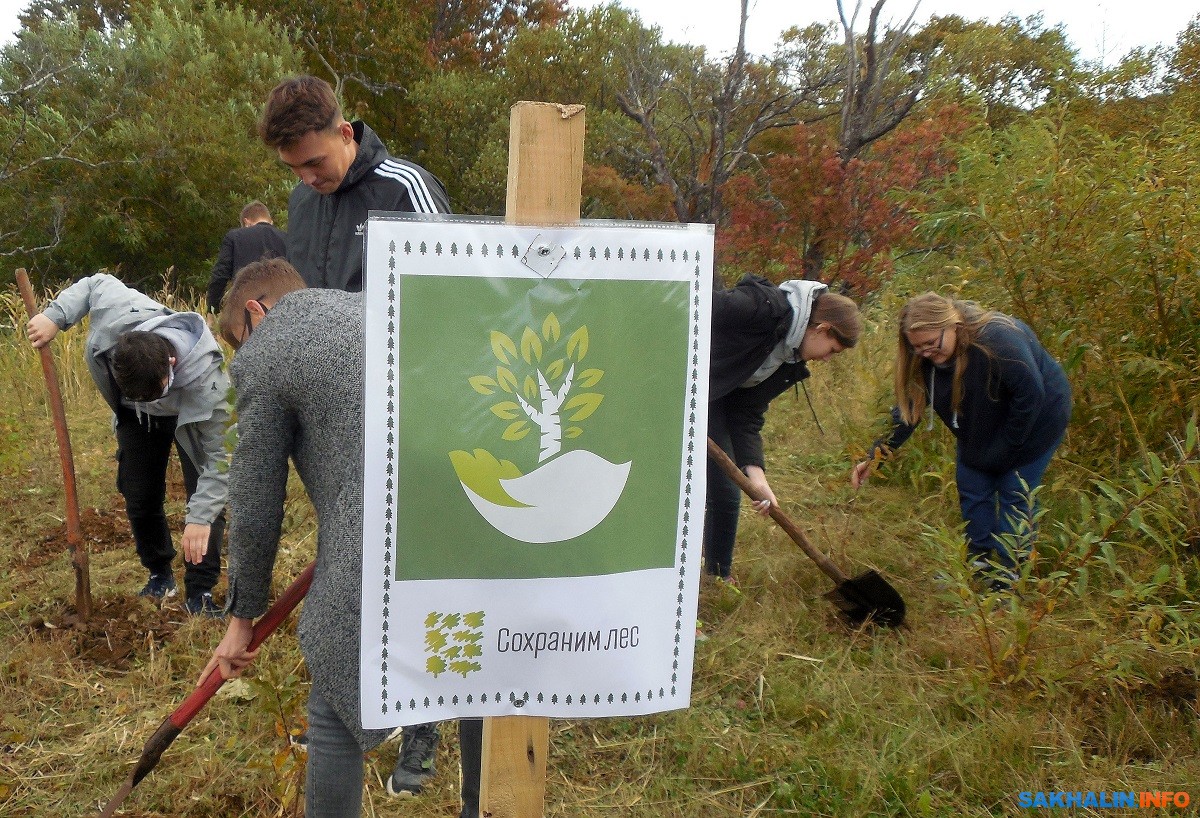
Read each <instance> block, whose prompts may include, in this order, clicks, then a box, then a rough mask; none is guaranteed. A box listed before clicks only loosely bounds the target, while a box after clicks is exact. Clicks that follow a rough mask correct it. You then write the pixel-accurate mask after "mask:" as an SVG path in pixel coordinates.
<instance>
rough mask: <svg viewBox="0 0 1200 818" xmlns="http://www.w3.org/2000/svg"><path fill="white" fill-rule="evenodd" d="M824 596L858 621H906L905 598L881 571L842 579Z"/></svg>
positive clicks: (847, 615)
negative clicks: (880, 573) (881, 574)
mask: <svg viewBox="0 0 1200 818" xmlns="http://www.w3.org/2000/svg"><path fill="white" fill-rule="evenodd" d="M825 598H826V599H828V600H829V601H830V602H832V603H833V604H834V605H835V606H836V607H837V609H838V610H839V611H841V612H842V613H843V614H844V615H845V617H846V618H847V619H849V620H850V621H851V622H852V623H853V624H855V625H861V624H863V623H864V622H866V621H868V620H870V621H872V622H877V623H879V624H881V625H887V626H889V627H897V626H899V625H902V624H904V612H905V606H904V599H903V598H902V597H901V596H900V593H899V592H898V591H897V590H896V589H895V588H893V587H892V586H891V584H890V583H889V582H888V581H887V580H886V579H884V578H883V577H882V576H880V575H879V572H878V571H867V572H866V573H864V574H859V575H858V576H856V577H854V578H853V579H848V580H846V581H845V582H842V583H840V584H839V585H838V586H837V587H836V588H834V589H833V590H832V591H829V592H828V593H827V594H825Z"/></svg>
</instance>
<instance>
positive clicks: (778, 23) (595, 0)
mask: <svg viewBox="0 0 1200 818" xmlns="http://www.w3.org/2000/svg"><path fill="white" fill-rule="evenodd" d="M569 2H570V4H571V5H572V6H576V7H580V8H587V7H591V6H595V5H600V4H602V3H603V2H606V0H569ZM620 2H621V5H623V6H625V7H626V8H629V9H632V10H634V11H636V12H638V14H639V16H641V18H642V21H643V22H644V23H647V24H650V25H658V26H661V27H662V29H663V33H664V34H665V35H666V37H667V39H670V40H675V41H676V42H688V43H694V44H697V45H704V46H707V47H708V49H709V50H710V51H711V52H713V53H714V54H721V53H726V52H729V51H731V50H732V49H733V46H734V45H735V44H736V42H737V16H738V7H739V2H738V0H620ZM845 2H846V13H847V15H850V14H853V5H852V3H853V0H845ZM26 5H28V0H0V42H7V41H9V40H10V39H11V38H12V36H13V33H14V32H15V31H16V29H17V14H18V12H20V10H21V9H22V8H24V7H25V6H26ZM985 5H986V6H988V7H990V8H992V9H995V10H993V11H981V6H985ZM912 6H913V4H912V3H911V2H905V0H888V3H887V5H886V6H884V16H885V17H889V18H903V17H905V16H907V14H908V12H909V11H910V10H911V9H912ZM867 8H868V6H866V5H864V9H863V10H862V11H861V12H860V15H859V20H860V22H859V24H858V25H856V26H855V27H856V28H862V27H864V25H863V23H864V22H865V19H866V15H867ZM1039 12H1041V13H1042V17H1043V19H1044V21H1045V23H1046V25H1047V27H1049V26H1053V25H1056V24H1058V23H1062V24H1063V25H1064V27H1065V28H1066V32H1067V36H1068V38H1069V39H1070V40H1071V42H1072V44H1073V45H1074V46H1075V47H1076V48H1077V49H1079V53H1080V56H1081V57H1082V58H1083V59H1085V60H1097V59H1103V60H1104V62H1105V63H1106V64H1109V65H1111V64H1113V63H1115V62H1116V61H1117V60H1119V59H1120V58H1121V57H1122V56H1123V55H1124V54H1125V53H1126V52H1128V51H1129V50H1130V49H1131V48H1135V47H1137V46H1148V45H1155V44H1157V43H1163V44H1165V45H1174V43H1175V38H1176V37H1177V35H1178V34H1179V32H1181V31H1183V29H1184V28H1186V27H1187V24H1188V22H1189V20H1190V19H1191V18H1192V17H1193V16H1194V15H1195V14H1196V12H1197V8H1196V7H1195V6H1192V4H1191V3H1190V2H1188V1H1187V0H1140V2H1139V0H996V2H993V3H986V4H985V3H981V2H979V0H923V2H921V4H920V6H919V7H918V12H917V19H918V20H919V21H923V20H925V19H928V18H929V16H930V15H931V14H958V15H960V16H962V17H964V18H966V19H968V20H977V19H980V18H981V17H986V18H987V19H989V20H992V21H995V20H998V19H1000V18H1001V17H1003V16H1004V15H1005V14H1008V13H1012V14H1016V15H1017V16H1018V17H1021V18H1025V17H1028V16H1029V15H1031V14H1037V13H1039ZM836 19H837V2H836V0H750V20H749V23H748V24H747V30H746V41H747V46H748V48H749V49H750V50H751V51H752V52H754V53H757V54H768V53H770V52H771V50H772V49H773V47H774V45H775V42H776V40H777V39H778V37H779V33H780V32H781V31H783V30H784V29H786V28H788V27H790V26H793V25H801V26H803V25H807V24H808V23H812V22H817V21H821V22H824V21H827V20H836Z"/></svg>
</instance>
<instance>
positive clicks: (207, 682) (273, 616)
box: [169, 562, 317, 730]
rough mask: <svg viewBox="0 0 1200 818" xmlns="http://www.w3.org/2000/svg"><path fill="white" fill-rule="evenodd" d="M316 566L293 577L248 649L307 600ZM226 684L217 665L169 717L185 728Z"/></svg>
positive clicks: (258, 626) (257, 626)
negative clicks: (301, 602)
mask: <svg viewBox="0 0 1200 818" xmlns="http://www.w3.org/2000/svg"><path fill="white" fill-rule="evenodd" d="M316 567H317V564H316V563H315V562H313V563H309V565H308V567H307V568H305V569H304V570H303V571H301V572H300V575H299V576H298V577H296V578H295V579H294V580H292V584H291V585H289V586H288V587H287V590H285V591H284V592H283V594H282V596H280V597H279V599H277V600H275V604H274V605H272V606H271V607H270V608H268V609H267V612H266V613H265V614H263V615H262V618H261V619H259V620H258V621H257V622H255V623H254V630H253V631H252V632H251V636H250V644H248V645H247V646H246V650H249V651H255V650H257V649H258V647H259V646H260V645H262V643H263V642H265V641H266V640H267V637H268V636H270V635H271V634H272V633H274V632H275V631H276V630H277V629H278V628H279V626H280V625H281V624H283V620H285V619H287V617H288V614H290V613H291V612H292V610H293V609H295V607H296V606H297V605H299V604H300V600H302V599H304V596H305V594H307V593H308V588H309V586H310V585H312V579H313V571H314V570H316ZM223 684H225V679H224V678H223V677H222V676H221V671H220V670H219V669H217V668H214V669H213V670H212V672H211V673H209V674H208V675H207V676H205V677H204V681H202V682H200V684H198V685H197V686H196V689H195V690H193V691H192V692H191V694H190V695H189V696H188V697H187V698H186V699H184V700H183V703H182V704H180V705H179V707H177V708H175V712H173V713H172V714H171V716H170V718H169V721H170V722H171V724H173V725H175V726H176V727H177V728H179V729H180V730H182V729H183V728H184V726H185V725H187V723H188V722H189V721H191V720H192V719H193V718H194V717H195V715H196V714H197V713H199V712H200V709H201V708H202V707H204V705H205V704H207V703H208V700H209V699H211V698H212V697H213V694H215V693H216V692H217V690H218V689H219V688H220V687H221V685H223Z"/></svg>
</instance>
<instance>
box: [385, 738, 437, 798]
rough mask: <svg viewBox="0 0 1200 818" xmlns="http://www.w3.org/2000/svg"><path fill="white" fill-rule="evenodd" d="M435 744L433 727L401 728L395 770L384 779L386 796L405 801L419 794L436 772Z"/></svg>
mask: <svg viewBox="0 0 1200 818" xmlns="http://www.w3.org/2000/svg"><path fill="white" fill-rule="evenodd" d="M437 745H438V729H437V725H436V724H414V725H412V726H410V727H405V728H404V732H403V734H402V736H401V739H400V756H399V757H398V758H397V759H396V769H394V770H392V775H391V777H390V778H388V780H387V791H388V795H395V796H399V797H402V798H406V797H411V796H414V795H419V794H420V792H421V787H422V786H423V785H424V784H425V782H426V781H428V780H429V779H431V778H433V776H434V775H435V774H436V773H437V771H436V770H435V769H434V766H433V760H434V757H435V756H436V755H437Z"/></svg>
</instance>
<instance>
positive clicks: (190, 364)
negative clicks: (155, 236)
mask: <svg viewBox="0 0 1200 818" xmlns="http://www.w3.org/2000/svg"><path fill="white" fill-rule="evenodd" d="M85 316H90V319H91V321H90V327H89V330H88V337H87V347H86V350H85V355H86V358H87V366H88V371H89V372H90V373H91V376H92V380H93V381H94V382H95V384H96V388H98V389H99V390H100V394H101V395H103V397H104V400H105V401H106V402H107V403H108V405H109V406H110V407H111V408H112V410H113V414H114V418H113V429H114V431H115V433H116V437H117V488H118V490H119V491H120V492H121V495H122V496H123V497H124V498H125V512H126V514H127V515H128V517H129V525H130V528H131V529H132V531H133V539H134V543H135V544H136V546H137V553H138V558H139V559H140V560H141V563H142V565H143V566H144V567H145V568H146V570H147V571H149V573H150V577H149V579H148V580H147V582H146V585H145V587H143V588H142V590H141V591H140V595H141V596H146V597H150V598H152V599H155V600H159V601H161V600H163V599H165V598H168V597H172V596H174V595H175V592H176V585H175V577H174V575H173V573H172V568H171V563H172V561H173V560H174V559H175V553H176V552H175V548H174V546H173V545H172V542H171V531H170V528H169V527H168V525H167V517H166V513H165V511H164V508H163V504H164V501H165V500H166V475H167V461H168V458H169V457H170V452H171V443H172V441H174V443H175V448H176V450H177V451H178V453H179V462H180V465H181V466H182V468H183V478H184V486H185V488H186V490H187V498H188V499H187V517H186V521H185V525H184V529H183V536H182V542H181V545H182V549H183V555H184V592H185V596H186V603H185V607H186V609H187V611H188V612H189V613H192V614H200V615H204V616H211V617H219V616H221V611H220V609H219V608H218V607H217V606H216V605H215V604H214V603H213V599H212V589H213V586H214V585H216V583H217V579H218V578H219V577H220V575H221V538H222V535H223V534H224V530H225V502H226V499H227V496H228V489H227V478H226V474H225V471H226V467H227V462H228V454H227V452H226V450H225V429H226V427H227V426H228V424H229V411H228V398H227V394H228V392H229V379H228V377H227V376H226V374H225V372H224V369H223V366H222V364H223V356H222V355H221V350H220V347H218V346H217V342H216V339H214V338H213V335H212V333H211V332H210V331H209V329H208V325H207V324H206V323H205V322H204V319H203V318H202V317H200V316H199V315H197V314H196V313H194V312H174V311H173V310H170V309H168V308H167V307H164V306H163V305H162V304H159V303H158V302H157V301H155V300H153V299H152V298H150V297H148V296H146V295H144V294H142V293H140V292H138V291H137V290H134V289H131V288H129V287H126V286H125V285H124V284H123V283H122V282H121V281H119V280H118V279H116V278H114V277H113V276H111V275H107V274H105V273H97V274H96V275H91V276H87V277H86V278H83V279H80V280H79V281H77V282H76V283H75V284H72V285H71V286H70V287H68V288H66V289H65V290H63V291H62V292H61V293H60V294H59V295H58V297H57V298H55V299H54V300H53V301H51V302H50V303H49V304H48V305H47V306H46V308H45V310H44V311H43V312H41V313H39V314H38V315H35V316H34V317H33V318H31V319H30V320H29V324H28V325H27V327H26V335H27V336H28V337H29V340H30V341H31V342H32V343H33V346H34V347H42V346H45V345H46V344H48V343H49V342H50V341H51V339H53V338H54V336H55V335H57V334H58V333H59V331H60V330H64V329H69V328H70V327H72V326H74V325H75V324H77V323H79V322H80V321H81V320H83V318H84V317H85ZM222 464H226V465H222Z"/></svg>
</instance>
